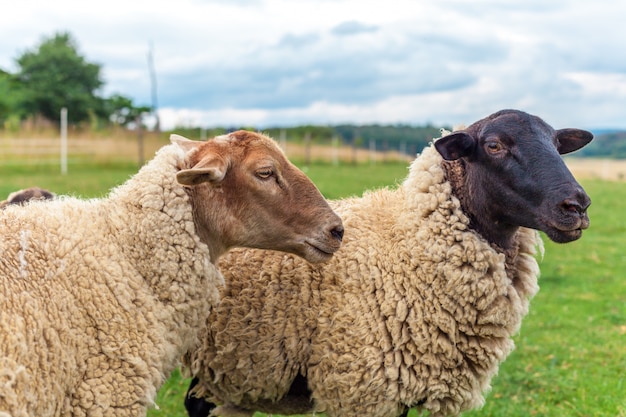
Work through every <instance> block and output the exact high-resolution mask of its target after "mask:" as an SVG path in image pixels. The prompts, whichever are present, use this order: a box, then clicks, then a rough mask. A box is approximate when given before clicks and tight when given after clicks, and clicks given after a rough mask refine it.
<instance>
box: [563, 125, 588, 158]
mask: <svg viewBox="0 0 626 417" xmlns="http://www.w3.org/2000/svg"><path fill="white" fill-rule="evenodd" d="M556 139H557V141H558V144H559V147H558V151H559V153H560V154H561V155H564V154H566V153H570V152H574V151H577V150H579V149H580V148H582V147H583V146H585V145H586V144H588V143H589V142H591V139H593V134H592V133H591V132H587V131H586V130H581V129H559V130H557V131H556Z"/></svg>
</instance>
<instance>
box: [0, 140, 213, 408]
mask: <svg viewBox="0 0 626 417" xmlns="http://www.w3.org/2000/svg"><path fill="white" fill-rule="evenodd" d="M184 158H185V154H184V152H183V150H182V149H181V148H180V147H179V146H178V145H169V146H166V147H163V148H162V149H161V150H160V151H159V152H158V153H157V155H156V157H155V159H154V160H152V161H151V162H150V163H148V164H147V165H146V166H144V167H143V168H142V169H141V170H140V171H139V172H138V173H137V174H136V175H135V176H134V177H133V178H131V179H130V180H129V181H128V182H126V183H125V184H124V185H122V186H120V187H118V188H117V189H114V190H113V191H112V192H111V194H110V196H109V197H108V198H103V199H94V200H87V201H84V200H78V199H74V198H61V199H59V200H55V201H47V202H45V203H44V202H33V203H30V204H28V206H27V207H26V208H19V207H13V206H11V207H7V208H6V209H5V211H4V212H2V213H0V230H2V233H1V236H0V253H2V256H1V257H0V297H1V299H2V302H1V303H0V335H1V339H0V416H2V417H6V416H13V417H25V416H38V417H42V416H61V415H64V416H67V415H72V416H139V415H145V411H146V408H147V406H149V405H151V404H153V401H154V398H155V395H156V392H157V389H158V387H159V386H160V385H161V383H162V382H163V381H164V379H165V378H166V376H167V375H168V374H169V373H170V372H171V371H172V370H173V369H174V368H175V367H176V366H177V365H178V363H179V358H180V355H181V354H182V353H183V352H184V351H186V350H187V349H189V348H191V347H192V346H193V345H194V344H195V343H197V336H198V329H199V328H201V327H202V326H203V325H204V323H205V321H206V318H207V316H208V314H209V309H210V305H212V304H214V303H216V302H217V301H218V297H219V294H218V292H217V289H216V286H217V285H218V284H219V283H221V282H222V277H221V274H219V272H218V270H217V269H216V267H215V266H214V265H213V264H211V263H210V262H209V251H208V247H207V246H206V245H205V244H204V243H202V242H201V241H200V240H199V238H198V237H197V235H196V231H195V230H196V229H195V226H194V222H193V218H192V209H191V204H190V201H189V197H188V196H187V194H186V192H185V191H184V189H183V187H182V186H180V185H179V184H177V182H176V172H177V171H178V170H179V169H180V166H182V164H183V159H184Z"/></svg>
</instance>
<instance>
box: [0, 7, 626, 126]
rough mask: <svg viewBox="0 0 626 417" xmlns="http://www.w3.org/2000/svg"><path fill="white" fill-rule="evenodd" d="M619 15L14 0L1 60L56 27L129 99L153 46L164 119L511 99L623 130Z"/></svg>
mask: <svg viewBox="0 0 626 417" xmlns="http://www.w3.org/2000/svg"><path fill="white" fill-rule="evenodd" d="M624 15H626V3H619V2H609V1H608V0H598V1H595V2H587V1H583V0H555V1H550V2H546V1H543V0H525V1H521V0H512V1H508V2H502V1H499V0H477V1H474V2H467V1H464V0H439V1H434V0H432V1H420V2H415V1H413V0H394V2H388V3H385V4H384V5H383V6H381V4H380V3H376V2H362V1H358V0H333V1H325V0H302V1H298V2H293V1H289V0H236V1H227V0H216V1H210V2H206V1H200V0H180V1H177V2H167V1H162V0H154V1H153V2H149V3H147V2H122V1H121V0H109V1H108V2H102V1H96V2H91V3H89V4H85V5H82V3H81V4H80V5H77V3H76V2H69V1H67V0H57V1H55V2H53V3H49V2H48V3H45V2H43V3H42V2H35V1H32V0H25V1H23V2H21V3H20V7H19V8H16V9H15V11H12V12H11V13H4V14H0V68H3V69H8V70H14V65H13V58H15V57H16V56H18V55H19V54H20V53H22V52H23V51H24V50H26V49H30V48H33V47H34V46H35V45H36V44H37V43H38V42H39V41H40V40H41V38H42V37H44V36H51V35H52V34H53V33H54V32H55V31H61V30H67V31H69V32H71V33H72V34H73V35H74V36H75V38H76V39H77V41H78V44H79V47H80V51H81V52H82V53H83V54H84V55H85V56H86V58H87V60H89V61H91V62H97V63H100V64H101V65H102V68H103V76H104V79H105V81H106V88H105V93H106V94H109V93H113V92H116V93H121V94H124V95H128V96H131V97H132V98H133V99H134V100H135V101H136V103H137V104H149V103H150V79H149V73H148V64H147V53H148V49H149V45H150V44H151V43H152V44H153V45H154V61H155V65H156V71H157V78H158V98H159V104H160V105H161V106H162V107H163V110H162V111H163V112H164V115H165V116H167V117H165V119H166V120H179V119H180V120H183V121H185V120H186V121H187V122H189V121H190V120H197V121H198V123H204V124H207V125H208V124H215V123H216V124H220V123H221V122H220V121H230V120H240V122H241V124H254V123H259V124H263V123H275V124H280V123H281V121H282V123H298V121H302V122H308V123H314V122H316V121H319V122H320V123H326V122H329V121H340V122H350V121H355V122H357V121H358V122H364V123H365V122H385V121H394V122H408V123H421V122H428V121H432V122H436V121H442V122H447V123H456V122H471V121H472V119H478V118H481V117H484V116H485V115H486V114H487V112H491V111H495V110H498V109H500V108H504V107H517V108H521V109H523V110H527V111H531V112H535V113H536V114H539V115H540V116H542V117H544V118H545V119H546V120H547V121H549V122H551V121H554V123H557V124H560V125H561V126H564V125H565V126H571V127H574V126H577V125H578V127H587V128H595V127H603V126H607V127H619V126H624V127H626V110H623V109H625V107H624V93H623V91H624V90H623V89H624V78H623V77H624V74H626V54H622V53H621V50H622V49H623V45H622V43H623V39H624V38H626V27H625V25H623V22H622V21H621V19H622V18H623V16H624ZM246 120H248V121H247V122H246ZM185 123H186V122H185ZM581 124H582V125H581Z"/></svg>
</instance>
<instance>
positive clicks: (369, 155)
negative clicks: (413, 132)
mask: <svg viewBox="0 0 626 417" xmlns="http://www.w3.org/2000/svg"><path fill="white" fill-rule="evenodd" d="M168 143H169V140H168V138H167V134H156V133H153V132H146V133H145V134H144V135H142V137H141V140H140V139H139V138H138V137H137V135H132V134H130V135H114V136H110V137H87V136H82V135H75V136H70V137H68V139H67V161H68V165H69V167H70V169H71V165H72V164H77V163H79V164H83V163H111V162H132V161H137V162H138V164H139V165H141V164H142V163H143V161H145V160H146V159H150V158H151V157H152V156H153V155H154V153H155V152H156V150H157V149H159V148H160V147H161V146H163V145H166V144H168ZM279 144H280V146H281V147H282V148H283V150H284V151H285V153H286V154H287V156H288V157H289V158H290V159H292V160H294V161H296V162H298V163H303V164H309V163H311V162H327V163H333V164H340V163H341V164H346V163H371V164H376V163H385V162H393V161H409V160H411V159H412V157H411V156H409V155H405V154H404V153H402V152H399V151H396V150H392V151H382V150H379V149H377V148H376V142H372V143H370V146H369V148H367V149H364V148H357V147H351V146H341V145H340V144H339V143H338V141H337V140H333V141H328V143H319V142H315V141H312V140H309V141H306V143H294V142H291V141H289V139H288V138H282V140H279ZM380 144H381V147H382V141H381V142H380ZM409 148H410V147H409ZM410 151H411V153H412V155H415V153H416V152H417V151H418V150H414V149H410ZM413 151H414V152H413ZM60 161H61V140H60V138H58V137H57V138H50V137H3V136H0V165H4V166H7V165H12V164H20V165H41V164H46V165H53V164H61V162H60Z"/></svg>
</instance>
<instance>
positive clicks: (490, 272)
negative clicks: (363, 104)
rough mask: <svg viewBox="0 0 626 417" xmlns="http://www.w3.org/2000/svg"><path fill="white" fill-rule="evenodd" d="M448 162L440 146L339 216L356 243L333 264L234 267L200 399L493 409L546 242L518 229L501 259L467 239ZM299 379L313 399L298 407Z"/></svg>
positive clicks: (279, 408)
mask: <svg viewBox="0 0 626 417" xmlns="http://www.w3.org/2000/svg"><path fill="white" fill-rule="evenodd" d="M441 164H442V159H441V157H440V156H439V154H438V153H437V152H436V150H435V149H434V147H432V146H431V147H428V148H427V149H425V150H424V152H423V154H422V155H421V156H420V157H418V158H417V159H416V160H415V161H414V162H413V164H412V166H411V168H410V174H409V176H408V178H407V179H406V180H405V182H404V183H403V184H401V185H400V186H399V188H398V189H397V190H388V189H383V190H377V191H373V192H370V193H367V194H366V195H365V196H364V197H362V198H358V199H356V198H354V199H346V200H341V201H338V202H335V203H334V204H331V205H332V206H333V208H334V209H335V210H336V212H337V213H338V214H340V216H341V217H342V219H343V221H344V226H345V236H344V243H343V246H342V248H341V249H340V250H339V252H337V253H336V254H335V256H334V257H333V259H332V260H331V261H330V262H328V263H326V264H323V265H321V266H313V265H310V264H308V263H306V262H303V261H301V260H299V259H296V258H295V257H293V256H290V255H282V254H270V253H268V252H261V251H253V250H235V251H232V252H231V253H230V254H228V255H227V256H225V257H224V258H223V259H222V262H221V263H220V267H221V269H222V271H223V273H224V275H225V277H226V282H227V284H226V287H225V288H224V290H223V292H222V302H221V304H220V305H219V307H218V308H217V309H215V310H214V311H213V312H212V314H211V316H210V318H209V321H208V326H209V327H208V330H207V334H205V335H204V336H201V338H202V339H203V346H202V347H201V348H200V349H199V350H197V351H196V352H195V353H193V354H192V355H190V356H189V357H187V358H186V362H187V364H188V365H189V367H190V369H191V372H192V373H194V374H195V375H197V376H198V377H199V378H200V381H201V385H199V386H198V393H199V394H205V395H207V396H208V398H210V399H212V400H213V401H214V402H216V403H217V404H224V407H222V408H221V411H222V414H219V415H228V410H229V409H232V408H237V407H239V408H245V409H253V410H262V411H266V412H274V413H280V414H287V413H295V412H299V413H302V412H303V411H304V410H305V409H306V408H307V407H308V411H320V412H322V411H323V412H326V413H327V415H329V416H355V417H356V416H364V415H367V416H379V417H390V416H397V415H399V414H400V413H401V412H402V411H403V410H404V409H405V407H407V406H416V407H418V408H421V409H426V410H429V411H430V412H431V414H430V415H431V416H434V417H436V416H448V415H457V414H459V413H460V412H461V411H464V410H468V409H471V408H475V407H479V406H481V405H482V404H483V402H484V398H483V394H484V392H485V391H486V390H488V389H489V387H490V381H491V378H492V377H493V376H494V375H495V374H496V373H497V370H498V365H499V364H500V363H501V362H502V361H503V360H504V359H505V358H506V356H507V355H508V354H509V353H510V352H511V350H512V349H513V341H512V340H511V336H512V335H513V334H514V333H515V332H517V331H518V329H519V326H520V323H521V320H522V318H523V316H524V315H525V314H526V313H527V312H528V304H529V299H530V298H531V297H532V296H533V295H534V294H535V293H536V291H537V289H538V287H537V277H538V274H539V269H538V266H537V262H536V260H535V250H536V247H537V246H538V245H539V246H541V241H540V239H539V235H538V233H537V232H536V231H534V230H529V229H520V230H519V232H518V234H517V236H516V245H517V250H515V251H512V252H511V253H507V254H506V255H505V254H504V253H500V252H499V251H498V250H496V249H494V248H492V247H491V246H490V245H489V244H488V243H487V242H486V241H485V240H484V239H483V238H482V237H480V236H479V235H478V234H477V233H476V232H474V231H473V230H471V229H469V227H468V224H469V220H468V218H467V217H466V216H465V214H464V213H463V212H462V210H461V208H460V205H459V201H458V199H457V198H456V197H454V196H453V195H452V193H451V186H450V184H449V183H448V182H447V181H446V179H445V173H444V170H443V168H442V166H441ZM235 261H236V262H235ZM297 374H301V375H304V376H306V378H307V379H308V383H309V386H310V388H311V391H312V398H311V401H309V399H308V398H306V397H304V398H303V397H302V396H301V397H298V396H297V395H293V392H292V393H291V394H290V395H286V394H287V393H288V391H289V389H290V384H291V381H292V380H293V379H294V377H295V376H296V375H297ZM305 396H306V394H305Z"/></svg>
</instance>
